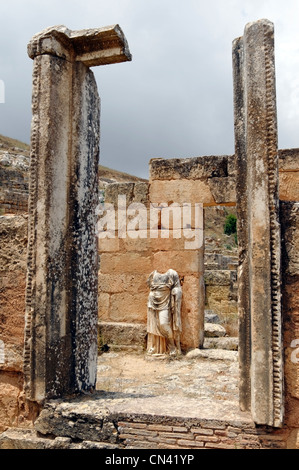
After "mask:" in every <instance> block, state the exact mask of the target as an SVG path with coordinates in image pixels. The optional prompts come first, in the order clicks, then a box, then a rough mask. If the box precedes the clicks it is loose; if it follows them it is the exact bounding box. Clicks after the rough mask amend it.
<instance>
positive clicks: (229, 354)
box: [186, 349, 238, 362]
mask: <svg viewBox="0 0 299 470" xmlns="http://www.w3.org/2000/svg"><path fill="white" fill-rule="evenodd" d="M186 358H187V359H197V358H199V359H200V358H205V359H211V360H216V361H236V362H237V361H238V353H237V352H236V351H227V350H223V349H194V350H192V351H189V352H188V353H187V354H186Z"/></svg>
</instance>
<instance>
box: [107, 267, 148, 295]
mask: <svg viewBox="0 0 299 470" xmlns="http://www.w3.org/2000/svg"><path fill="white" fill-rule="evenodd" d="M148 275H149V273H145V274H135V273H134V274H132V273H127V274H102V273H101V272H99V292H107V293H108V294H112V293H115V294H116V293H121V292H130V293H132V294H137V293H140V292H147V291H148V287H147V285H146V281H147V279H148Z"/></svg>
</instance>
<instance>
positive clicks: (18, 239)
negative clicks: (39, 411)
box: [0, 216, 31, 432]
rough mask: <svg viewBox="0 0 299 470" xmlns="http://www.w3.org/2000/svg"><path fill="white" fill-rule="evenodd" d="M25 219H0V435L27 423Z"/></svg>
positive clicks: (9, 217) (29, 414) (2, 217)
mask: <svg viewBox="0 0 299 470" xmlns="http://www.w3.org/2000/svg"><path fill="white" fill-rule="evenodd" d="M27 219H28V218H27V216H1V217H0V238H1V250H0V275H1V277H0V305H1V310H0V432H1V431H3V430H5V429H7V427H10V426H26V425H27V426H28V419H29V420H30V419H31V411H30V410H29V408H28V406H27V404H26V402H25V399H24V393H23V382H24V381H23V350H24V328H25V318H24V317H25V284H26V254H27V223H28V220H27Z"/></svg>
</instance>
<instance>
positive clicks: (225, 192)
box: [208, 177, 236, 204]
mask: <svg viewBox="0 0 299 470" xmlns="http://www.w3.org/2000/svg"><path fill="white" fill-rule="evenodd" d="M208 184H209V187H210V190H211V193H212V195H213V197H214V199H215V201H216V203H217V204H229V203H235V202H236V182H235V178H233V177H227V178H223V177H222V178H209V179H208Z"/></svg>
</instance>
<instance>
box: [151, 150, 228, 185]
mask: <svg viewBox="0 0 299 470" xmlns="http://www.w3.org/2000/svg"><path fill="white" fill-rule="evenodd" d="M232 159H233V156H227V155H224V156H203V157H194V158H172V159H162V158H154V159H152V160H150V182H151V183H152V182H153V181H154V180H163V181H167V180H169V181H170V180H178V179H179V180H188V179H189V180H198V179H206V178H212V177H226V176H228V175H229V174H230V173H229V169H228V168H229V164H230V162H231V160H232Z"/></svg>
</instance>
